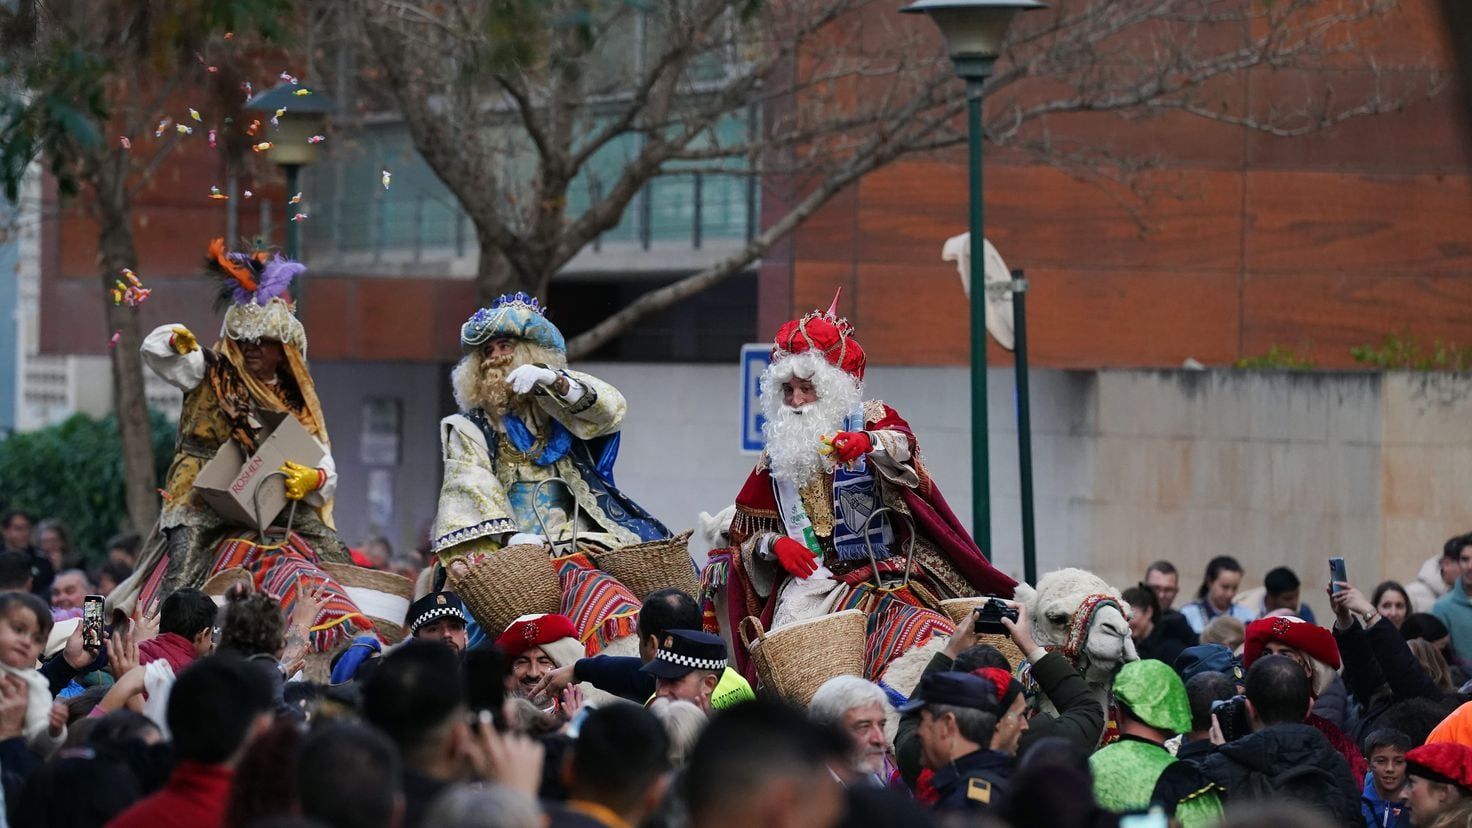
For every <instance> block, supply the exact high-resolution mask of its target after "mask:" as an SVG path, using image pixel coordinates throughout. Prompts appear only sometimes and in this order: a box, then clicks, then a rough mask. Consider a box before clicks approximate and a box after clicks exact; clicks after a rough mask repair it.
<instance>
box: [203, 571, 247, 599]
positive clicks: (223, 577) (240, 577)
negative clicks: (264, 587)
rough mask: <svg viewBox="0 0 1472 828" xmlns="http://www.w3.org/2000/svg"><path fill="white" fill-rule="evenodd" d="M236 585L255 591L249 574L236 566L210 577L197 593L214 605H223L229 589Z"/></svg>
mask: <svg viewBox="0 0 1472 828" xmlns="http://www.w3.org/2000/svg"><path fill="white" fill-rule="evenodd" d="M236 584H244V585H245V586H246V587H247V588H248V589H255V580H254V579H253V578H252V577H251V574H250V573H249V572H246V571H245V570H244V569H243V568H241V567H238V566H232V567H230V568H229V569H222V570H220V571H219V572H216V573H215V574H213V575H211V576H210V578H209V580H208V581H205V582H204V584H203V585H202V586H200V588H199V591H200V592H203V593H204V594H205V595H208V596H209V597H211V598H213V599H214V601H215V603H216V604H220V605H222V606H223V605H224V603H225V595H226V593H228V592H230V588H231V587H233V586H235V585H236Z"/></svg>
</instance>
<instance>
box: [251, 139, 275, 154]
mask: <svg viewBox="0 0 1472 828" xmlns="http://www.w3.org/2000/svg"><path fill="white" fill-rule="evenodd" d="M270 148H271V142H270V141H262V142H260V143H259V144H256V145H255V146H253V147H251V149H253V150H255V151H256V152H265V151H266V150H268V149H270Z"/></svg>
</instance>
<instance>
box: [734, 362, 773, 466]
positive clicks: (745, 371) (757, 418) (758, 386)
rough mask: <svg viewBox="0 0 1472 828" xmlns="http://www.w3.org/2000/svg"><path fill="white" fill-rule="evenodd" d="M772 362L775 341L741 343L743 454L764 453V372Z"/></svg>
mask: <svg viewBox="0 0 1472 828" xmlns="http://www.w3.org/2000/svg"><path fill="white" fill-rule="evenodd" d="M771 361H772V345H771V343H757V344H755V345H742V346H741V453H742V454H761V451H762V445H763V440H762V423H763V422H765V421H766V417H763V416H762V404H761V391H762V372H763V371H765V370H767V364H768V363H769V362H771Z"/></svg>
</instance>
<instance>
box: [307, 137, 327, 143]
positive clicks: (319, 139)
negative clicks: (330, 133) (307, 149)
mask: <svg viewBox="0 0 1472 828" xmlns="http://www.w3.org/2000/svg"><path fill="white" fill-rule="evenodd" d="M326 140H327V136H326V135H313V136H312V137H311V138H308V139H307V143H308V144H320V143H322V142H323V141H326Z"/></svg>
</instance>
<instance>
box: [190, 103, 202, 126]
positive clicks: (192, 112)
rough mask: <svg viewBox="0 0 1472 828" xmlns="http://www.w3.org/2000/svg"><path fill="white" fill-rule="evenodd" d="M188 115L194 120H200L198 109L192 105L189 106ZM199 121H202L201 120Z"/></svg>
mask: <svg viewBox="0 0 1472 828" xmlns="http://www.w3.org/2000/svg"><path fill="white" fill-rule="evenodd" d="M189 117H191V118H193V119H194V120H196V121H200V117H199V110H197V109H195V108H194V107H192V106H191V107H189ZM201 123H203V122H202V121H201Z"/></svg>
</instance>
